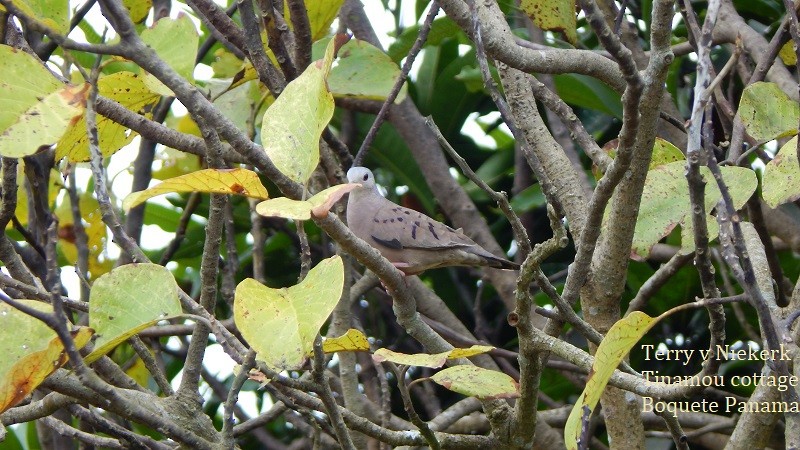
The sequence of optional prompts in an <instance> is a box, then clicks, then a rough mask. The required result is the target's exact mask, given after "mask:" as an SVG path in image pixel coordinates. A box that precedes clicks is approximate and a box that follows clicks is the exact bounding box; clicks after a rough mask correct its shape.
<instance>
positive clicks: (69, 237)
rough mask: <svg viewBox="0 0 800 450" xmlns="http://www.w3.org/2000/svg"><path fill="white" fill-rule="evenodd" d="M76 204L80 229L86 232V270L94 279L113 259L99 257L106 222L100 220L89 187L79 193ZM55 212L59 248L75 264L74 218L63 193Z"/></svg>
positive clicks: (110, 264) (109, 268)
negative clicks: (79, 218)
mask: <svg viewBox="0 0 800 450" xmlns="http://www.w3.org/2000/svg"><path fill="white" fill-rule="evenodd" d="M78 205H79V206H80V211H81V219H82V222H83V229H84V232H85V233H86V238H87V245H88V247H89V248H88V250H89V272H90V273H91V274H92V278H93V279H96V278H97V277H99V276H100V275H102V274H104V273H106V272H108V271H109V270H111V268H112V267H113V263H114V262H113V261H112V260H109V259H106V260H104V261H100V256H101V255H102V254H103V253H104V251H105V241H106V224H105V223H103V217H102V213H101V212H100V204H99V203H98V202H97V199H95V198H94V196H93V195H92V192H91V191H86V192H83V193H81V194H80V198H79V202H78ZM55 214H56V217H57V218H58V238H59V247H60V250H61V252H62V253H63V254H64V257H65V258H66V259H67V261H68V262H69V263H70V264H75V263H76V262H77V261H78V248H77V246H76V230H75V221H74V220H73V216H72V204H71V203H70V198H69V196H64V199H63V200H62V201H61V203H60V204H59V205H58V206H57V207H56V210H55Z"/></svg>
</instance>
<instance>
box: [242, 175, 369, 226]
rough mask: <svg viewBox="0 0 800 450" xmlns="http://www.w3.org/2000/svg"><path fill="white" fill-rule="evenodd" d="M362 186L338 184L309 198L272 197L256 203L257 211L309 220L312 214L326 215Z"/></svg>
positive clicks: (263, 213)
mask: <svg viewBox="0 0 800 450" xmlns="http://www.w3.org/2000/svg"><path fill="white" fill-rule="evenodd" d="M358 186H360V184H358V183H347V184H337V185H336V186H331V187H329V188H327V189H325V190H323V191H320V192H317V193H316V194H315V195H313V196H312V197H311V198H310V199H308V200H292V199H290V198H286V197H278V198H272V199H269V200H265V201H263V202H261V203H259V204H258V205H256V212H257V213H259V214H261V215H262V216H265V217H283V218H284V219H294V220H308V219H310V218H311V216H314V217H325V216H327V215H328V212H329V211H330V209H331V208H332V207H333V205H334V204H335V203H336V202H337V201H339V199H340V198H342V196H343V195H344V194H346V193H348V192H350V191H352V190H353V189H355V188H357V187H358Z"/></svg>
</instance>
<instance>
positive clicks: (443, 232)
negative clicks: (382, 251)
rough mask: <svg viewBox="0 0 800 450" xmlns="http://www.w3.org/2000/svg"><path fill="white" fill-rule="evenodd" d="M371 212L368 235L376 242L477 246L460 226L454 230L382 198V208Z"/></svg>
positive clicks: (414, 246) (420, 246)
mask: <svg viewBox="0 0 800 450" xmlns="http://www.w3.org/2000/svg"><path fill="white" fill-rule="evenodd" d="M373 211H374V212H371V214H370V215H371V217H368V218H367V220H368V221H369V223H370V226H369V235H370V236H371V237H372V239H373V240H374V241H375V242H376V243H377V244H379V245H382V246H384V247H387V248H391V249H395V250H401V249H404V248H408V249H425V250H436V249H452V248H464V247H471V246H475V245H477V244H476V243H475V242H474V241H472V239H470V238H469V237H467V235H465V234H464V233H463V232H462V231H461V230H460V229H458V230H454V229H452V228H450V227H448V226H447V225H445V224H443V223H441V222H437V221H436V220H434V219H431V218H430V217H428V216H426V215H425V214H422V213H420V212H417V211H414V210H413V209H408V208H404V207H402V206H399V205H396V204H394V203H391V202H389V201H388V200H387V201H386V204H385V206H384V207H382V208H378V209H375V210H373Z"/></svg>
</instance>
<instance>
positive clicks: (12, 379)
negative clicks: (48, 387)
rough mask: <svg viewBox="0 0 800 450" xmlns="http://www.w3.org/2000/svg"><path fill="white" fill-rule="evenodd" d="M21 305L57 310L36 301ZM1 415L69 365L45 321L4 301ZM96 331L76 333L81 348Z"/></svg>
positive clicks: (1, 314)
mask: <svg viewBox="0 0 800 450" xmlns="http://www.w3.org/2000/svg"><path fill="white" fill-rule="evenodd" d="M17 301H18V302H20V303H22V304H24V305H26V306H28V307H31V308H33V309H36V310H37V311H41V312H45V313H48V314H52V313H53V308H52V307H51V306H50V305H48V304H46V303H43V302H39V301H35V300H17ZM0 329H2V330H5V331H6V332H4V333H0V352H2V354H3V357H2V358H0V412H3V411H5V410H7V409H8V408H10V407H12V406H14V405H15V404H17V403H19V402H20V401H21V400H22V399H24V398H25V397H27V396H28V394H30V393H31V392H32V391H33V390H34V389H36V387H37V386H39V385H40V384H41V383H42V381H44V380H45V378H47V377H48V376H50V374H52V373H53V372H55V370H56V369H58V368H59V367H61V366H62V365H64V363H65V362H67V359H68V358H67V356H66V354H65V353H64V345H63V344H62V343H61V340H60V339H59V338H58V336H57V335H56V333H55V331H53V330H52V329H50V327H48V326H47V325H45V324H44V322H41V321H40V320H38V319H35V318H33V317H31V316H29V315H27V314H25V313H23V312H20V311H19V310H17V309H15V308H14V307H12V306H11V305H9V304H7V303H5V302H0ZM91 336H92V330H91V329H90V328H86V327H79V328H77V329H76V330H75V331H73V333H72V338H73V340H74V341H75V345H76V347H78V348H81V347H83V346H84V345H86V344H87V343H88V342H89V339H90V338H91Z"/></svg>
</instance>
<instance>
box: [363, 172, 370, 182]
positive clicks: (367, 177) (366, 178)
mask: <svg viewBox="0 0 800 450" xmlns="http://www.w3.org/2000/svg"><path fill="white" fill-rule="evenodd" d="M362 179H363V180H364V181H367V180H369V174H367V173H365V174H364V178H362Z"/></svg>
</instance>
